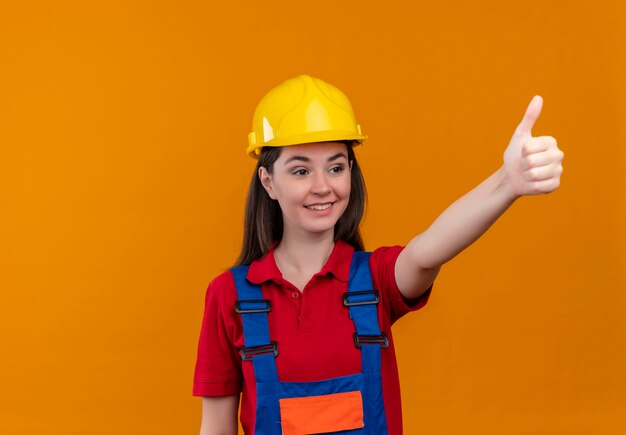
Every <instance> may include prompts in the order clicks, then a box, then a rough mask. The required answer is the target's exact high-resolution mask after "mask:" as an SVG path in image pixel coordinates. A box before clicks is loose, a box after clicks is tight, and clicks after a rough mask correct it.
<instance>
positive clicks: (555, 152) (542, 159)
mask: <svg viewBox="0 0 626 435" xmlns="http://www.w3.org/2000/svg"><path fill="white" fill-rule="evenodd" d="M563 157H564V154H563V151H561V150H559V149H549V150H547V151H542V152H539V153H534V154H530V155H528V156H526V157H524V158H523V159H522V162H523V163H522V166H523V168H524V169H530V168H538V167H540V166H546V165H551V164H553V163H561V162H562V161H563Z"/></svg>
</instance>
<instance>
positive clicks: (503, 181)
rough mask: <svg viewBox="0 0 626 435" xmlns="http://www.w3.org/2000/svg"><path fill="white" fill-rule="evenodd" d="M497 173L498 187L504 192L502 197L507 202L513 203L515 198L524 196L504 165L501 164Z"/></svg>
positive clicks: (499, 190)
mask: <svg viewBox="0 0 626 435" xmlns="http://www.w3.org/2000/svg"><path fill="white" fill-rule="evenodd" d="M495 175H496V179H497V187H496V189H497V190H498V192H500V193H501V194H502V197H503V198H504V200H505V201H506V202H507V203H510V204H512V203H513V202H515V200H517V199H518V198H520V197H521V196H523V195H521V194H519V193H518V192H517V191H516V190H515V188H514V186H513V184H512V183H511V180H510V179H509V177H508V175H507V172H506V169H505V167H504V166H501V167H500V169H498V170H497V171H496V174H495Z"/></svg>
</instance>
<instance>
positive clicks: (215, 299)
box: [205, 269, 237, 307]
mask: <svg viewBox="0 0 626 435" xmlns="http://www.w3.org/2000/svg"><path fill="white" fill-rule="evenodd" d="M236 299H237V290H236V288H235V280H234V279H233V274H232V272H231V271H230V269H228V270H225V271H223V272H222V273H220V274H219V275H217V276H216V277H215V278H213V280H212V281H211V282H210V283H209V285H208V287H207V289H206V294H205V303H206V305H207V307H208V306H213V307H224V306H229V307H230V306H231V305H232V306H234V305H233V304H234V303H235V300H236Z"/></svg>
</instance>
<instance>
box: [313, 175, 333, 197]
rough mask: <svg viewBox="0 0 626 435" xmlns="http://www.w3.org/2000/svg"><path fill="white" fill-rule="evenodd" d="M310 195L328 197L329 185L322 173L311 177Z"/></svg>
mask: <svg viewBox="0 0 626 435" xmlns="http://www.w3.org/2000/svg"><path fill="white" fill-rule="evenodd" d="M311 193H313V194H315V195H328V194H329V193H330V184H329V183H328V180H327V179H326V174H325V173H324V172H321V171H320V172H317V173H316V174H315V175H314V176H313V178H312V185H311Z"/></svg>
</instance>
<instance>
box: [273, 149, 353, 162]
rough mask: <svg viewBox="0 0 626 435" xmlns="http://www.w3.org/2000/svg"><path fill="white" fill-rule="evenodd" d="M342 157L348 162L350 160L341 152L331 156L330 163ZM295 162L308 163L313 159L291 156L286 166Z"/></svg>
mask: <svg viewBox="0 0 626 435" xmlns="http://www.w3.org/2000/svg"><path fill="white" fill-rule="evenodd" d="M340 157H345V159H346V160H348V156H347V155H346V154H345V153H341V152H339V153H337V154H335V155H333V156H330V157H329V158H328V161H329V162H332V161H335V160H337V159H338V158H340ZM294 160H299V161H301V162H307V163H308V162H310V161H311V159H310V158H308V157H305V156H291V157H289V158H288V159H287V161H286V162H285V165H286V164H287V163H289V162H292V161H294Z"/></svg>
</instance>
